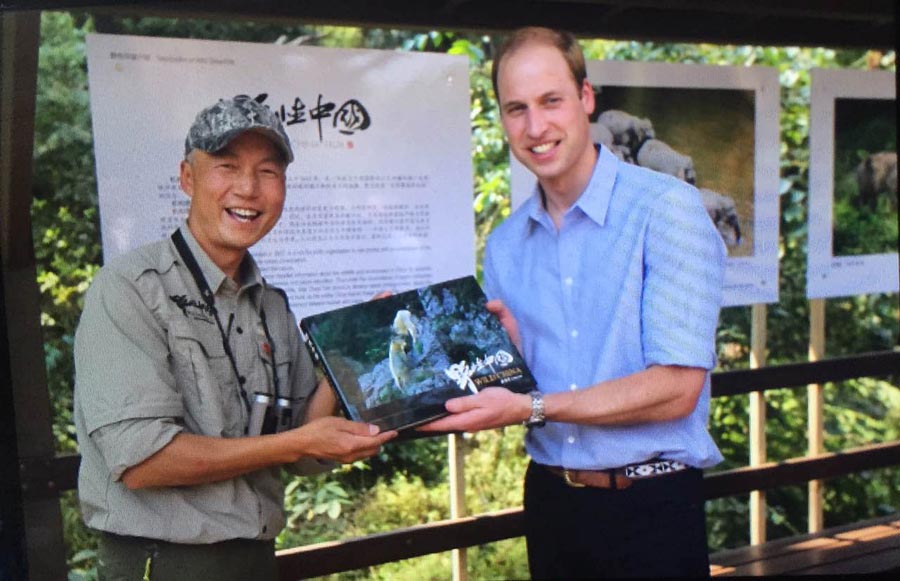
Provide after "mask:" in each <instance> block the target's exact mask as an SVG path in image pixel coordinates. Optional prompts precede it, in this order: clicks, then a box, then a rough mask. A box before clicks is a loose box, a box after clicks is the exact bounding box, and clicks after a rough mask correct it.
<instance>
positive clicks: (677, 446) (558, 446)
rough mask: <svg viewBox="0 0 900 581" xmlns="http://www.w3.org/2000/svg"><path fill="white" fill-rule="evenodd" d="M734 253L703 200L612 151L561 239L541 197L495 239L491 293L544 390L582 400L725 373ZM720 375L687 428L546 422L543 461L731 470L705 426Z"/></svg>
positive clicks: (534, 441)
mask: <svg viewBox="0 0 900 581" xmlns="http://www.w3.org/2000/svg"><path fill="white" fill-rule="evenodd" d="M724 260H725V247H724V244H723V242H722V240H721V238H720V236H719V235H718V233H717V231H716V229H715V228H714V226H713V224H712V221H711V220H710V219H709V216H708V215H707V214H706V211H705V210H704V208H703V206H702V204H701V201H700V197H699V193H698V191H697V190H696V189H695V188H693V187H692V186H690V185H688V184H685V183H684V182H681V181H679V180H677V179H675V178H672V177H671V176H666V175H663V174H660V173H657V172H653V171H650V170H647V169H645V168H641V167H637V166H634V165H630V164H625V163H622V162H619V161H618V160H617V159H616V158H615V157H614V156H613V155H612V154H611V153H610V152H609V151H608V150H606V148H602V149H601V151H600V155H599V157H598V160H597V163H596V165H595V167H594V172H593V174H592V176H591V180H590V182H589V184H588V186H587V188H586V189H585V191H584V192H583V193H582V195H581V196H580V198H579V199H578V200H577V202H576V203H575V204H574V205H573V206H572V207H571V208H569V210H568V211H567V213H566V214H565V215H564V217H563V220H562V223H561V226H560V228H559V230H558V231H557V229H556V227H555V225H554V224H553V221H552V220H551V218H550V216H549V215H548V214H547V212H546V211H545V210H544V208H543V205H542V203H541V193H540V190H539V189H536V190H535V193H534V195H533V196H532V197H531V198H530V199H529V200H528V201H527V202H526V203H525V204H523V205H522V207H520V208H519V209H517V210H516V212H514V213H513V214H512V215H511V216H510V217H509V218H508V219H507V220H506V221H505V222H504V223H503V224H501V225H500V226H499V227H498V228H497V229H495V230H494V232H493V233H492V235H491V236H490V238H489V240H488V244H487V248H486V251H485V258H484V280H485V291H486V293H487V294H488V295H489V296H490V297H492V298H499V299H502V300H503V301H504V302H505V303H506V305H507V306H508V307H509V308H510V310H511V311H512V313H513V314H514V315H515V318H516V320H517V321H518V323H519V331H520V336H521V341H522V348H523V351H524V353H523V356H524V357H525V359H526V361H527V362H528V364H529V366H530V367H531V370H532V372H533V373H534V375H535V378H536V379H537V382H538V385H539V388H540V390H541V391H544V392H547V393H554V392H560V391H568V390H578V389H582V388H585V387H589V386H591V385H594V384H597V383H600V382H603V381H606V380H610V379H615V378H619V377H623V376H626V375H630V374H632V373H636V372H639V371H642V370H644V369H646V368H647V367H649V366H652V365H678V366H687V367H698V368H704V369H707V370H710V369H712V368H713V367H714V366H715V362H716V357H715V331H716V324H717V321H718V314H719V307H720V303H721V296H722V282H723V273H724ZM709 396H710V390H709V374H708V373H707V375H706V379H705V381H704V385H703V390H702V392H701V395H700V399H699V402H698V404H697V406H696V408H695V409H694V411H693V412H692V413H691V414H690V415H688V416H687V417H684V418H681V419H676V420H670V421H664V422H652V423H642V424H636V425H627V426H604V425H581V424H573V423H560V422H548V423H547V425H546V426H544V427H543V428H535V429H531V430H529V433H528V436H527V437H526V447H527V450H528V453H529V454H530V455H531V457H532V458H533V459H534V460H535V461H537V462H539V463H542V464H548V465H553V466H564V467H566V468H573V469H606V468H614V467H620V466H626V465H628V464H634V463H639V462H644V461H647V460H650V459H653V458H657V457H661V458H664V459H669V460H677V461H681V462H684V463H686V464H688V465H691V466H695V467H698V468H705V467H708V466H711V465H713V464H716V463H717V462H719V461H720V460H721V458H722V457H721V455H720V453H719V451H718V449H717V448H716V445H715V443H714V442H713V441H712V438H711V437H710V435H709V433H708V431H707V429H706V427H707V417H708V409H709Z"/></svg>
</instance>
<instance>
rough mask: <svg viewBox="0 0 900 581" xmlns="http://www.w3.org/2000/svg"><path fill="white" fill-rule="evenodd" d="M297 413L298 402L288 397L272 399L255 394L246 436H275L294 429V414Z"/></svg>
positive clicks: (267, 395)
mask: <svg viewBox="0 0 900 581" xmlns="http://www.w3.org/2000/svg"><path fill="white" fill-rule="evenodd" d="M297 413H299V402H298V401H296V400H293V399H291V398H288V397H274V396H272V395H269V394H267V393H260V392H258V391H257V392H255V393H254V394H253V404H252V405H251V406H250V423H249V424H248V425H247V435H248V436H259V435H263V434H277V433H279V432H285V431H287V430H290V429H291V428H293V427H294V417H295V414H297Z"/></svg>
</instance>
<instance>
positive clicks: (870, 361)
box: [20, 351, 900, 580]
mask: <svg viewBox="0 0 900 581" xmlns="http://www.w3.org/2000/svg"><path fill="white" fill-rule="evenodd" d="M890 375H900V352H897V351H885V352H878V353H868V354H863V355H856V356H852V357H841V358H834V359H828V360H824V361H817V362H812V363H793V364H787V365H777V366H771V367H764V368H761V369H752V370H736V371H725V372H719V373H714V374H713V375H712V395H713V397H724V396H733V395H739V394H744V393H750V392H753V391H765V390H768V389H776V388H783V387H798V386H805V385H807V384H811V383H827V382H836V381H843V380H846V379H854V378H858V377H871V376H890ZM79 461H80V457H79V456H77V455H71V456H60V457H56V458H50V459H47V460H30V461H27V462H23V463H22V464H21V466H20V469H21V472H20V476H21V481H22V487H23V493H24V495H25V496H27V497H48V496H57V495H58V494H59V492H60V491H63V490H69V489H73V488H75V486H76V483H77V472H78V464H79ZM898 464H900V441H894V442H885V443H878V444H872V445H869V446H863V447H860V448H855V449H852V450H844V451H841V452H835V453H829V454H822V455H819V456H816V457H812V458H793V459H790V460H787V461H783V462H771V463H768V464H763V465H761V466H754V467H746V468H738V469H735V470H728V471H723V472H718V473H712V474H708V475H707V476H706V478H705V479H704V482H705V495H706V498H707V499H713V498H721V497H725V496H733V495H738V494H746V493H749V492H750V491H753V490H767V489H771V488H775V487H779V486H788V485H796V484H803V483H806V482H809V481H810V480H820V479H828V478H833V477H836V476H842V475H845V474H852V473H855V472H860V471H863V470H871V469H874V468H884V467H888V466H895V465H898ZM523 526H524V525H523V516H522V510H521V509H520V508H511V509H507V510H502V511H498V512H492V513H487V514H481V515H477V516H472V517H466V518H461V519H452V520H446V521H439V522H434V523H429V524H424V525H419V526H413V527H408V528H403V529H398V530H394V531H391V532H388V533H382V534H377V535H369V536H366V537H360V538H354V539H347V540H341V541H333V542H328V543H319V544H315V545H307V546H304V547H297V548H294V549H287V550H284V551H279V554H278V564H279V570H280V576H281V579H284V580H287V579H298V578H308V577H314V576H318V575H326V574H330V573H338V572H342V571H351V570H354V569H360V568H363V567H370V566H373V565H380V564H384V563H388V562H392V561H398V560H401V559H408V558H411V557H419V556H422V555H427V554H430V553H437V552H443V551H448V550H452V549H457V548H463V547H470V546H474V545H480V544H485V543H491V542H495V541H500V540H504V539H511V538H516V537H519V536H522V535H523V534H524V532H523V531H524V528H523Z"/></svg>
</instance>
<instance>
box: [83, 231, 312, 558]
mask: <svg viewBox="0 0 900 581" xmlns="http://www.w3.org/2000/svg"><path fill="white" fill-rule="evenodd" d="M181 232H182V234H183V236H184V238H185V240H186V242H187V244H188V247H189V248H190V249H191V251H192V253H193V254H194V256H195V258H196V260H197V262H198V264H199V266H200V269H201V271H202V273H203V275H204V277H205V278H206V281H207V284H209V286H210V288H211V290H212V291H213V293H214V297H215V306H216V309H217V310H218V314H219V319H220V321H221V323H222V325H223V328H224V330H225V334H226V337H227V340H228V341H229V343H230V346H231V350H232V352H233V354H234V358H235V364H236V367H237V373H235V370H234V369H233V367H232V365H231V362H230V361H229V358H228V357H227V355H226V352H225V348H224V343H223V339H222V334H221V333H220V332H219V329H218V326H217V324H216V321H215V318H214V317H213V315H212V313H211V311H210V309H209V308H208V307H207V305H206V304H205V303H204V301H203V299H202V297H201V295H200V291H199V289H198V288H197V285H196V283H195V282H194V279H193V278H192V276H191V274H190V272H189V270H188V269H187V267H186V266H185V265H184V264H183V262H182V260H181V258H180V257H179V255H178V252H177V250H176V249H175V246H174V244H173V242H172V241H171V240H170V239H166V240H163V241H160V242H157V243H154V244H150V245H148V246H145V247H142V248H139V249H137V250H134V251H132V252H130V253H128V254H126V255H123V256H121V257H119V258H116V259H114V260H113V261H111V262H110V263H109V264H108V265H106V266H105V267H103V268H102V269H101V270H100V271H99V272H98V273H97V276H96V277H95V278H94V281H93V283H92V285H91V288H90V289H89V290H88V293H87V295H86V297H85V306H84V311H83V313H82V316H81V320H80V322H79V325H78V329H77V331H76V334H75V368H76V380H75V425H76V429H77V433H78V440H79V447H80V450H81V454H82V461H81V469H80V472H79V483H78V486H79V497H80V501H81V506H82V512H83V516H84V519H85V522H86V523H87V524H88V526H90V527H92V528H95V529H99V530H103V531H108V532H112V533H116V534H122V535H132V536H143V537H149V538H156V539H162V540H166V541H172V542H182V543H210V542H217V541H222V540H227V539H233V538H251V539H254V538H256V539H271V538H274V537H275V535H277V534H278V532H279V531H280V530H281V529H282V527H283V526H284V516H283V488H282V483H281V478H280V470H279V469H278V468H270V469H264V470H259V471H256V472H252V473H249V474H246V475H244V476H241V477H237V478H234V479H231V480H226V481H222V482H216V483H212V484H203V485H197V486H185V487H170V488H152V489H142V490H129V489H128V488H127V487H126V486H125V485H124V484H123V483H122V482H121V477H122V474H123V472H125V470H126V469H127V468H129V467H131V466H135V465H137V464H139V463H141V462H142V461H143V460H145V459H147V458H149V457H150V456H152V455H153V454H154V453H156V452H157V451H159V450H160V449H161V448H162V447H164V446H165V445H166V444H168V443H169V442H170V441H171V440H172V438H174V437H175V435H176V434H178V433H179V432H182V431H184V432H189V433H192V434H202V435H206V436H213V437H220V438H238V437H242V436H243V435H244V430H245V426H246V425H247V421H248V410H247V405H246V404H245V402H244V398H243V397H242V395H241V386H240V380H239V379H238V378H239V377H243V378H244V382H243V387H244V391H245V392H246V394H247V396H248V399H251V400H252V397H253V394H254V392H263V393H267V394H269V395H273V394H274V384H275V381H274V376H275V375H277V376H278V378H279V382H278V383H279V384H280V390H281V391H282V392H283V393H284V394H285V395H289V396H290V397H292V398H294V399H295V400H296V401H297V402H298V404H299V405H298V407H299V412H300V413H298V414H296V416H295V422H296V421H298V420H297V418H299V417H302V413H303V407H304V406H305V402H306V400H307V398H308V397H309V396H310V394H311V393H312V391H313V390H314V389H315V386H316V380H315V373H314V369H313V364H312V362H311V360H310V358H309V355H308V353H307V351H306V349H305V347H304V346H303V345H302V343H301V341H300V337H299V331H298V328H297V324H296V320H295V319H294V316H293V315H292V314H291V312H290V310H289V308H288V305H287V302H286V298H285V297H284V295H283V293H281V292H280V291H279V290H277V289H275V288H273V287H271V286H268V285H267V284H266V282H265V280H264V279H263V278H262V276H261V275H260V273H259V270H258V268H257V266H256V264H255V262H254V261H253V259H252V257H251V256H250V255H249V254H248V255H247V257H246V259H245V260H244V262H243V263H242V265H241V269H240V273H241V275H240V279H241V281H240V285H238V284H237V283H236V282H235V281H233V280H231V279H230V278H228V277H227V276H226V275H225V274H224V273H223V272H222V271H221V270H220V269H219V268H218V267H217V266H216V265H215V264H214V263H213V262H212V261H211V260H210V259H209V258H208V257H207V256H206V254H205V253H204V252H203V250H202V249H201V248H200V246H199V245H198V244H197V242H196V240H195V239H194V238H193V236H192V235H191V233H190V230H189V229H188V228H187V226H186V225H184V226H182V227H181ZM261 313H264V315H265V319H266V323H267V326H268V330H269V335H270V337H271V341H270V339H269V337H267V336H266V333H265V329H264V327H263V324H262V317H261Z"/></svg>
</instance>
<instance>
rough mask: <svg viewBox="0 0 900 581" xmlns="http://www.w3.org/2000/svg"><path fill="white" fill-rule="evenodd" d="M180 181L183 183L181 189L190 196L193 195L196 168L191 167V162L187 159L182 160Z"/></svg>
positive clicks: (179, 174)
mask: <svg viewBox="0 0 900 581" xmlns="http://www.w3.org/2000/svg"><path fill="white" fill-rule="evenodd" d="M178 181H179V182H180V184H181V189H182V191H184V193H185V194H187V195H188V197H193V195H194V168H192V167H191V164H190V163H188V161H187V160H186V159H183V160H181V167H180V168H179V172H178Z"/></svg>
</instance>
